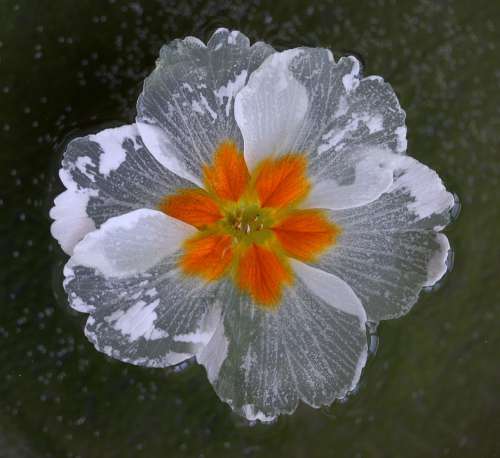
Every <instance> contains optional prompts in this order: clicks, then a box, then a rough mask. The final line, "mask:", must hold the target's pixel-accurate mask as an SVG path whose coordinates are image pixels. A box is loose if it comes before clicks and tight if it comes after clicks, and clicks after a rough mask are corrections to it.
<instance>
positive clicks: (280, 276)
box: [159, 141, 340, 310]
mask: <svg viewBox="0 0 500 458" xmlns="http://www.w3.org/2000/svg"><path fill="white" fill-rule="evenodd" d="M306 168H307V161H306V158H305V156H304V155H301V154H287V155H284V156H280V157H278V158H272V157H271V158H268V159H265V160H263V161H262V162H261V163H260V164H258V165H257V167H256V168H255V170H253V171H252V173H251V174H250V172H249V171H248V168H247V165H246V163H245V159H244V157H243V154H242V153H241V152H240V151H239V150H238V148H237V146H236V144H235V143H233V142H230V141H227V142H224V143H222V144H221V145H220V146H219V147H218V148H217V150H216V151H215V154H214V159H213V163H212V164H210V165H206V166H205V167H204V170H203V174H204V179H205V189H182V190H180V191H179V192H178V193H177V194H174V195H170V196H166V197H165V198H164V199H163V200H162V202H161V203H160V205H159V208H160V210H162V211H163V212H165V213H166V214H167V215H170V216H172V217H174V218H177V219H179V220H181V221H184V222H185V223H188V224H191V225H193V226H195V227H196V228H197V229H198V230H199V232H198V233H197V234H196V235H195V236H194V237H192V238H190V239H188V240H187V241H186V242H185V243H184V246H183V254H182V256H181V257H180V260H179V263H180V268H181V270H182V271H183V272H184V273H185V274H186V275H192V276H197V277H200V278H202V279H204V280H205V281H216V280H219V279H221V278H222V277H224V276H230V277H231V278H232V279H233V281H234V282H235V284H236V285H238V287H239V288H241V289H242V290H243V291H244V292H246V293H247V294H249V295H250V296H251V297H252V298H253V300H254V301H255V303H257V304H258V305H259V306H260V307H262V308H265V309H269V310H272V309H276V308H278V307H279V304H280V301H281V298H282V295H283V289H284V288H285V287H286V286H287V285H289V284H291V283H292V282H293V275H292V271H291V268H290V263H289V261H288V258H289V257H292V258H295V259H299V260H301V261H308V262H311V261H314V260H316V259H317V257H318V256H319V255H320V254H321V253H322V252H324V251H325V250H326V249H327V248H328V247H329V246H331V245H332V244H334V243H335V240H336V237H337V236H338V234H339V233H340V228H339V227H338V226H337V225H335V224H333V223H332V222H330V221H329V220H328V218H327V216H326V214H325V212H324V211H322V210H319V209H302V210H301V209H299V208H298V206H299V205H300V203H301V202H302V201H303V200H304V199H305V198H306V197H307V195H308V193H309V190H310V183H309V180H308V179H307V173H306Z"/></svg>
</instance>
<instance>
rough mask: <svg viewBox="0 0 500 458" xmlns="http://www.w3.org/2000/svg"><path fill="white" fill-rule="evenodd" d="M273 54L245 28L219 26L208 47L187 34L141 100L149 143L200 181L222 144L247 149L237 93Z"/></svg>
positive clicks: (163, 57)
mask: <svg viewBox="0 0 500 458" xmlns="http://www.w3.org/2000/svg"><path fill="white" fill-rule="evenodd" d="M272 52H273V49H272V48H271V47H270V46H268V45H266V44H264V43H255V44H254V45H253V46H250V42H249V40H248V38H247V37H245V36H244V35H243V34H241V33H240V32H229V31H228V30H226V29H219V30H217V31H216V32H215V33H214V35H213V36H212V37H211V38H210V40H209V42H208V43H207V45H206V46H205V45H204V44H203V43H202V42H201V41H200V40H198V39H196V38H193V37H188V38H186V39H185V40H175V41H173V42H171V43H170V44H169V45H167V46H164V47H163V48H162V50H161V52H160V59H159V60H158V62H157V67H156V69H155V70H154V71H153V73H152V74H151V75H150V76H149V77H148V78H147V79H146V81H145V84H144V90H143V93H142V94H141V97H140V98H139V101H138V104H137V121H138V123H139V129H140V131H141V135H142V136H143V138H144V141H145V143H146V145H147V146H148V147H149V148H150V150H151V152H152V153H153V154H154V155H155V157H156V158H157V159H158V160H159V161H160V162H161V163H162V164H163V165H165V166H166V167H168V168H170V169H171V170H173V171H175V172H176V173H178V174H179V175H181V176H183V177H185V178H187V179H189V180H191V181H193V182H194V183H197V184H201V183H202V180H203V177H202V171H203V165H204V164H210V163H211V160H212V155H213V153H214V151H215V150H216V148H217V147H218V145H219V144H220V143H221V142H223V141H225V140H228V139H229V140H233V141H235V142H236V144H237V145H238V146H239V147H240V149H241V147H242V141H241V134H240V131H239V129H238V127H237V125H236V122H235V121H234V116H233V104H234V97H235V95H236V93H237V92H238V91H239V90H240V89H241V88H242V87H243V86H244V85H245V84H246V82H247V79H248V77H249V76H250V74H251V73H252V72H253V71H254V70H255V69H256V68H257V67H258V66H259V65H260V64H261V63H262V61H263V60H264V59H265V58H266V57H267V56H268V55H269V54H271V53H272Z"/></svg>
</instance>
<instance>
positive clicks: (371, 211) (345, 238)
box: [318, 157, 454, 321]
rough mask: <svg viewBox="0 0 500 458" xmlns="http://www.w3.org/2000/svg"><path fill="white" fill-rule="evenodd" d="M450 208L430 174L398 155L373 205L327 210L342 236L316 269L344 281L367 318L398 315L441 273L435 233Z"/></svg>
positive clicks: (441, 243)
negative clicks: (394, 168) (390, 176)
mask: <svg viewBox="0 0 500 458" xmlns="http://www.w3.org/2000/svg"><path fill="white" fill-rule="evenodd" d="M453 205H454V198H453V196H452V195H451V194H450V193H449V192H447V191H446V189H445V188H444V186H443V184H442V182H441V180H440V179H439V177H438V175H437V174H436V173H435V172H434V171H432V170H431V169H429V168H428V167H426V166H424V165H423V164H420V163H419V162H418V161H416V160H414V159H412V158H410V157H404V158H402V162H401V165H400V168H399V169H398V170H397V171H396V176H395V180H394V183H393V184H392V185H391V187H390V189H389V190H388V191H387V193H385V194H383V195H382V196H381V197H380V198H379V199H378V200H377V201H375V202H372V203H371V204H369V205H366V206H363V207H359V208H355V209H354V208H353V209H349V210H341V211H332V212H330V216H331V218H332V220H333V221H335V223H336V224H338V225H339V226H340V227H341V228H342V234H341V236H340V237H339V238H338V240H337V244H336V245H335V246H333V248H332V249H331V250H330V251H329V252H327V253H326V254H325V255H324V256H322V257H321V258H320V260H319V264H318V265H319V267H320V268H321V269H323V270H325V271H327V272H330V273H333V274H335V275H337V276H338V277H339V278H342V279H343V280H345V281H346V282H348V283H349V285H350V286H351V288H352V289H353V290H354V292H355V293H356V295H357V296H358V297H359V298H360V299H361V302H362V303H363V305H364V307H365V309H366V313H367V315H368V319H369V320H372V321H378V320H383V319H389V318H396V317H398V316H401V315H404V314H405V313H407V312H408V311H409V309H410V308H411V306H412V305H413V304H414V303H415V302H416V300H417V298H418V294H419V292H420V291H421V289H422V288H423V287H424V286H430V285H433V284H434V283H436V282H437V281H438V280H439V279H440V278H441V277H442V276H443V275H444V273H445V272H446V270H447V263H446V261H447V258H448V254H449V250H450V246H449V243H448V239H447V238H446V236H445V235H443V234H440V233H437V232H436V231H439V230H441V229H442V228H443V227H444V226H446V225H447V224H448V223H449V221H450V210H451V208H452V207H453Z"/></svg>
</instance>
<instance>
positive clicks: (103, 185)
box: [50, 124, 192, 254]
mask: <svg viewBox="0 0 500 458" xmlns="http://www.w3.org/2000/svg"><path fill="white" fill-rule="evenodd" d="M59 175H60V177H61V180H62V182H63V184H64V185H65V187H66V188H67V190H66V191H64V192H63V193H61V194H60V195H59V196H57V197H56V199H55V201H54V204H55V205H54V207H53V208H52V210H51V211H50V216H51V217H52V218H53V219H54V220H55V221H54V223H53V224H52V228H51V231H52V235H53V236H54V237H55V238H56V239H57V240H58V241H59V243H60V244H61V246H62V248H63V250H64V251H65V252H66V253H68V254H72V252H73V247H74V246H75V244H76V243H78V242H79V241H80V240H81V239H82V238H83V237H84V236H85V234H87V233H88V232H90V231H92V230H94V229H95V228H96V227H99V226H100V225H101V224H102V223H103V222H104V221H106V220H107V219H108V218H111V217H113V216H117V215H121V214H123V213H126V212H129V211H131V210H134V209H137V208H156V207H157V205H158V204H159V203H160V200H161V198H162V197H164V196H165V195H166V194H171V193H174V192H175V191H176V190H177V189H178V188H179V187H188V186H192V183H190V182H189V181H187V180H184V179H182V178H180V177H179V176H177V175H175V174H174V173H172V172H171V171H169V170H167V169H165V168H164V167H163V166H162V165H161V164H159V163H158V161H156V160H155V159H154V157H153V156H152V155H151V154H150V153H149V151H148V150H147V149H146V148H145V146H144V144H143V143H142V140H141V137H140V135H139V131H138V130H137V128H136V126H135V124H132V125H129V126H123V127H118V128H115V129H106V130H103V131H101V132H99V133H98V134H96V135H88V136H86V137H81V138H76V139H75V140H72V141H71V142H70V143H69V144H68V147H67V148H66V151H65V153H64V158H63V161H62V168H61V170H60V172H59Z"/></svg>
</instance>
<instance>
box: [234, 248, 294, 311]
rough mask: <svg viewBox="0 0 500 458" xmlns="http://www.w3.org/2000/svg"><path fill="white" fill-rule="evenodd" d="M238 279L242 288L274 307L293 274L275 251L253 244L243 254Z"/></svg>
mask: <svg viewBox="0 0 500 458" xmlns="http://www.w3.org/2000/svg"><path fill="white" fill-rule="evenodd" d="M237 280H238V284H239V286H240V288H242V289H243V290H245V291H247V292H248V293H249V294H250V295H251V296H252V297H253V298H254V299H255V300H256V301H257V302H258V303H260V304H261V305H262V306H264V307H265V308H269V309H274V308H276V306H277V305H278V303H279V301H280V299H281V294H282V289H283V285H284V284H285V283H290V282H291V281H292V276H291V274H290V271H289V270H288V268H287V266H286V265H284V264H283V262H282V261H281V260H280V258H279V257H278V256H277V255H276V254H275V253H274V252H273V251H271V250H268V249H267V248H264V247H262V246H259V245H256V244H253V245H251V246H250V247H249V248H247V250H246V251H245V252H244V253H243V254H242V255H241V258H240V261H239V265H238V271H237Z"/></svg>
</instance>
